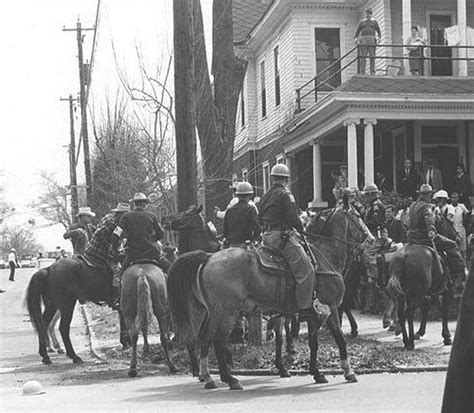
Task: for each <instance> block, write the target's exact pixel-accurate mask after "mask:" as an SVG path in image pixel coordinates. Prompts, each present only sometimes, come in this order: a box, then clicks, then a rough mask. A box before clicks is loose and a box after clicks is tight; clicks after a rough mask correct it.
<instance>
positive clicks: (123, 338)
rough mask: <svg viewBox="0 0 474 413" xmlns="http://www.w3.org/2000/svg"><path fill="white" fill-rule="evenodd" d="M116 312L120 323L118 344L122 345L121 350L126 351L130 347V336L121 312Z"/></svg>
mask: <svg viewBox="0 0 474 413" xmlns="http://www.w3.org/2000/svg"><path fill="white" fill-rule="evenodd" d="M117 312H118V317H119V321H120V344H121V345H122V350H128V349H129V348H130V346H131V345H132V341H131V340H130V334H129V332H128V328H127V326H126V324H125V321H124V319H123V314H122V310H118V311H117Z"/></svg>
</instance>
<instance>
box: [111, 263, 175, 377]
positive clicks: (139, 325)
mask: <svg viewBox="0 0 474 413" xmlns="http://www.w3.org/2000/svg"><path fill="white" fill-rule="evenodd" d="M120 306H121V309H122V314H123V318H124V321H125V325H126V326H127V328H128V330H129V334H130V338H131V340H132V360H131V363H130V370H129V372H128V375H129V376H130V377H136V375H137V340H138V333H139V332H140V331H142V332H143V338H144V340H145V344H144V346H143V351H144V352H145V353H147V352H148V351H149V348H148V342H147V341H146V332H147V331H148V326H149V325H150V324H151V323H152V321H153V318H154V317H156V320H157V321H158V326H159V328H160V340H161V344H162V346H163V351H164V353H165V357H166V362H167V363H168V367H169V369H170V372H171V373H175V372H176V368H175V367H174V365H173V363H172V362H171V359H170V356H169V353H168V348H169V343H170V340H169V336H168V334H169V325H168V314H169V310H168V295H167V292H166V276H165V274H164V272H163V271H162V270H161V269H160V268H159V267H158V266H156V265H154V264H152V263H137V264H134V265H132V266H130V267H128V268H127V269H126V270H125V271H124V273H123V276H122V294H121V299H120Z"/></svg>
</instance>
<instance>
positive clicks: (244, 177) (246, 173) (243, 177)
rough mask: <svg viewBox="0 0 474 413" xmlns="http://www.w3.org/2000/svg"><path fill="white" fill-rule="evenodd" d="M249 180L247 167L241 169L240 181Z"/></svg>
mask: <svg viewBox="0 0 474 413" xmlns="http://www.w3.org/2000/svg"><path fill="white" fill-rule="evenodd" d="M248 181H249V171H248V169H247V168H245V169H242V182H248Z"/></svg>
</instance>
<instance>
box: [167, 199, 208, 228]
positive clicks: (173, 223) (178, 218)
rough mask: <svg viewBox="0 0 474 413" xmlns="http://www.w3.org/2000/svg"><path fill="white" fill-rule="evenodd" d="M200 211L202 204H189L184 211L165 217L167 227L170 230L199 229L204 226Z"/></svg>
mask: <svg viewBox="0 0 474 413" xmlns="http://www.w3.org/2000/svg"><path fill="white" fill-rule="evenodd" d="M201 212H202V205H200V206H196V205H191V206H190V207H189V208H188V209H187V210H186V211H183V212H179V213H177V214H175V215H171V216H169V217H167V220H168V224H169V228H170V229H171V230H172V231H195V230H201V229H203V228H204V226H205V222H204V218H203V216H202V214H201Z"/></svg>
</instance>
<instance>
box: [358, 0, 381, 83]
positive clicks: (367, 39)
mask: <svg viewBox="0 0 474 413" xmlns="http://www.w3.org/2000/svg"><path fill="white" fill-rule="evenodd" d="M372 14H373V12H372V9H367V10H366V11H365V20H361V21H360V23H359V25H358V26H357V29H356V32H355V34H354V42H355V44H356V45H358V46H359V47H358V49H359V50H358V53H359V71H358V73H359V75H365V65H366V60H367V57H368V58H369V61H370V74H371V75H375V49H376V47H377V43H379V42H380V40H381V39H382V32H381V31H380V27H379V24H378V23H377V21H376V20H372Z"/></svg>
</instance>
